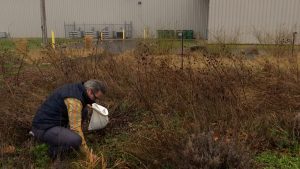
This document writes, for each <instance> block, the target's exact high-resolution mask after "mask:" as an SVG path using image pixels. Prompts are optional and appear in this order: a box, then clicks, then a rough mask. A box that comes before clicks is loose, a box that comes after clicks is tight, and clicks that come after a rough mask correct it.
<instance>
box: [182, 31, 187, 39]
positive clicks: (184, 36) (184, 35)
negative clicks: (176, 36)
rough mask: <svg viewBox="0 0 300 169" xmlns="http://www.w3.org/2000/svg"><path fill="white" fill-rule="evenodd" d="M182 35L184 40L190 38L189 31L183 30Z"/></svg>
mask: <svg viewBox="0 0 300 169" xmlns="http://www.w3.org/2000/svg"><path fill="white" fill-rule="evenodd" d="M182 34H183V39H187V38H188V31H187V30H183V31H182Z"/></svg>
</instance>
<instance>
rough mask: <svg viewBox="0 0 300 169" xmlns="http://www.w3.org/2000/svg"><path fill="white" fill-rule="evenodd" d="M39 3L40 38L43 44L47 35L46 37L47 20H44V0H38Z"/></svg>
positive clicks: (45, 42) (46, 41)
mask: <svg viewBox="0 0 300 169" xmlns="http://www.w3.org/2000/svg"><path fill="white" fill-rule="evenodd" d="M40 5H41V29H42V40H43V44H44V45H47V43H48V37H47V21H46V5H45V0H40Z"/></svg>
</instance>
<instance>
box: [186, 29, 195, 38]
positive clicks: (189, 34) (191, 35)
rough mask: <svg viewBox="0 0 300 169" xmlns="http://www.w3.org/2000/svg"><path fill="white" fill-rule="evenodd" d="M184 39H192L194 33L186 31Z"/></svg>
mask: <svg viewBox="0 0 300 169" xmlns="http://www.w3.org/2000/svg"><path fill="white" fill-rule="evenodd" d="M186 39H194V31H193V30H187V32H186Z"/></svg>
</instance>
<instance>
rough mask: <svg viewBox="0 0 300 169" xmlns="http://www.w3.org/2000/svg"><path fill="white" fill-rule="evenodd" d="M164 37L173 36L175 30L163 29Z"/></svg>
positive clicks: (169, 37)
mask: <svg viewBox="0 0 300 169" xmlns="http://www.w3.org/2000/svg"><path fill="white" fill-rule="evenodd" d="M165 38H166V39H173V38H175V31H174V30H165Z"/></svg>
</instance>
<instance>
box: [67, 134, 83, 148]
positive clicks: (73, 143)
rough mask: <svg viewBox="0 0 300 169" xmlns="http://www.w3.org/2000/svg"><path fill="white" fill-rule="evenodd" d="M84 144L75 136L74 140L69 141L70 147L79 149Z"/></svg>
mask: <svg viewBox="0 0 300 169" xmlns="http://www.w3.org/2000/svg"><path fill="white" fill-rule="evenodd" d="M81 143H82V139H81V137H80V136H79V135H77V134H76V135H74V136H72V138H71V139H70V141H69V146H71V147H73V148H79V147H80V145H81Z"/></svg>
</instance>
